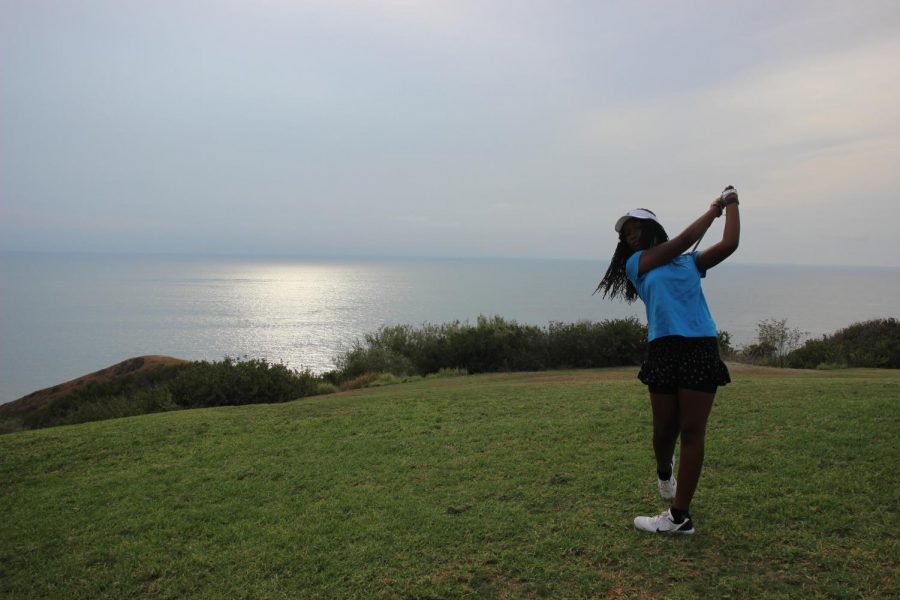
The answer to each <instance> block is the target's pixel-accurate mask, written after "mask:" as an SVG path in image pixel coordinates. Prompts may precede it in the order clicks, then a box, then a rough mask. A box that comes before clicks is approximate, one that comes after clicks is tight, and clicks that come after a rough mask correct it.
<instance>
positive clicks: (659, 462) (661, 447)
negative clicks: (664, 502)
mask: <svg viewBox="0 0 900 600" xmlns="http://www.w3.org/2000/svg"><path fill="white" fill-rule="evenodd" d="M650 405H651V406H652V407H653V453H654V454H655V455H656V469H657V470H658V471H661V472H663V473H664V472H666V471H668V470H669V468H670V466H671V463H670V461H671V460H672V455H673V454H674V453H675V442H676V441H677V440H678V432H679V430H680V429H681V416H680V414H681V413H680V411H679V409H678V396H677V395H675V394H650ZM679 485H680V483H679Z"/></svg>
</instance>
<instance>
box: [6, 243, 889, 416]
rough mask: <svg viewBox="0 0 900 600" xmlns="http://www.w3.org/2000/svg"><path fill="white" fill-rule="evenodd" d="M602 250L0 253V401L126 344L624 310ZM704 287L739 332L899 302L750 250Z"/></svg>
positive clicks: (821, 320) (183, 351)
mask: <svg viewBox="0 0 900 600" xmlns="http://www.w3.org/2000/svg"><path fill="white" fill-rule="evenodd" d="M605 268H606V263H605V262H603V261H572V260H499V259H498V260H488V259H484V260H480V259H460V260H452V259H433V260H413V259H356V260H355V259H287V258H240V257H238V258H235V257H229V258H225V257H215V258H210V257H173V256H100V255H50V254H46V255H44V254H40V255H39V254H5V255H0V403H4V402H9V401H11V400H15V399H17V398H19V397H21V396H23V395H25V394H28V393H30V392H32V391H35V390H38V389H42V388H45V387H49V386H52V385H55V384H58V383H62V382H64V381H67V380H69V379H73V378H75V377H78V376H80V375H83V374H86V373H89V372H92V371H96V370H99V369H102V368H104V367H107V366H110V365H112V364H115V363H117V362H119V361H122V360H124V359H126V358H130V357H133V356H139V355H144V354H165V355H170V356H175V357H179V358H185V359H192V360H219V359H222V358H224V357H226V356H231V357H245V356H246V357H250V358H265V359H267V360H269V361H273V362H282V363H284V364H286V365H288V366H289V367H291V368H296V369H301V368H309V369H312V370H313V371H324V370H328V369H330V368H332V367H333V366H334V359H335V357H336V356H337V355H338V354H339V353H340V352H341V351H342V350H344V349H347V348H349V347H350V346H351V345H352V344H353V343H354V342H355V341H356V340H360V339H362V338H363V336H364V335H365V334H366V333H368V332H372V331H375V330H376V329H378V327H380V326H381V325H384V324H411V325H421V324H423V323H444V322H449V321H454V320H460V321H467V320H468V321H471V322H474V321H475V319H476V318H477V317H478V316H479V315H500V316H503V317H505V318H508V319H514V320H516V321H518V322H520V323H530V324H535V325H547V324H548V323H550V322H551V321H561V322H573V321H579V320H585V319H587V320H593V321H599V320H603V319H616V318H623V317H629V316H635V317H638V318H639V319H641V321H644V320H645V319H644V307H643V304H641V303H640V302H637V303H635V304H632V305H628V304H625V303H623V302H618V301H616V302H612V301H608V300H603V299H602V298H600V297H599V296H592V295H591V293H592V292H593V290H594V288H595V286H596V284H597V282H598V280H599V279H600V277H601V276H602V274H603V272H604V271H605ZM703 285H704V291H705V293H706V297H707V301H708V302H709V305H710V309H711V311H712V313H713V317H714V318H715V320H716V323H717V325H718V327H719V329H720V330H725V331H728V332H729V333H730V334H731V336H732V341H733V343H734V344H736V345H744V344H749V343H752V342H754V341H756V324H757V323H758V322H759V321H760V320H762V319H765V318H778V319H787V323H788V326H790V327H797V328H799V329H800V330H801V331H804V332H806V336H807V337H820V336H822V335H823V334H829V333H833V332H834V331H836V330H838V329H840V328H842V327H845V326H847V325H850V324H851V323H854V322H857V321H862V320H867V319H873V318H885V317H898V316H900V268H858V267H821V266H815V267H810V266H772V265H746V264H739V263H730V262H726V263H723V264H722V265H720V266H718V267H716V268H715V269H713V270H711V271H710V272H709V276H708V277H707V278H706V280H705V281H704V284H703Z"/></svg>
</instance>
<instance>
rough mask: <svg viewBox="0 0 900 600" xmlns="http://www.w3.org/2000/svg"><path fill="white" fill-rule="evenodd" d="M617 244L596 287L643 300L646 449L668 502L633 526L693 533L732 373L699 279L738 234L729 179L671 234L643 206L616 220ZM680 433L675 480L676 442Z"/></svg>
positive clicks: (731, 246)
mask: <svg viewBox="0 0 900 600" xmlns="http://www.w3.org/2000/svg"><path fill="white" fill-rule="evenodd" d="M722 214H724V215H725V231H724V233H723V235H722V239H721V241H719V242H718V243H716V244H714V245H712V246H710V247H709V248H707V249H705V250H703V251H702V252H691V253H689V254H684V253H685V252H686V251H687V250H688V249H689V248H690V247H691V245H692V244H695V243H697V242H698V241H699V240H700V238H701V237H703V234H704V233H705V232H706V230H707V229H708V228H709V226H710V225H711V224H712V222H713V221H714V220H715V219H716V218H717V217H720V216H722ZM615 229H616V231H617V232H618V233H619V245H618V246H617V247H616V251H615V253H614V254H613V258H612V261H611V263H610V265H609V269H608V270H607V271H606V275H604V277H603V279H602V280H601V281H600V284H599V285H598V286H597V290H598V291H599V290H603V296H604V297H609V298H615V297H621V298H624V299H625V300H626V301H627V302H634V300H635V299H637V298H638V297H640V299H641V300H643V301H644V304H645V305H646V308H647V326H648V335H647V338H648V342H649V343H648V346H647V358H646V360H645V361H644V362H643V364H642V365H641V370H640V373H639V374H638V377H639V378H640V380H641V381H642V382H643V383H644V384H645V385H647V387H648V388H649V391H650V405H651V407H652V409H653V451H654V454H655V455H656V473H657V478H658V487H659V493H660V495H661V496H662V497H663V498H665V499H667V500H671V501H672V504H671V507H670V508H669V509H667V510H666V511H664V512H663V513H662V514H660V515H658V516H655V517H637V518H636V519H635V520H634V525H635V527H637V528H638V529H641V530H644V531H650V532H653V533H679V534H691V533H694V524H693V522H692V521H691V516H690V513H689V509H690V505H691V499H692V498H693V495H694V490H695V489H696V488H697V481H698V480H699V479H700V471H701V469H702V468H703V449H704V442H705V436H706V421H707V419H708V418H709V413H710V410H711V409H712V405H713V399H714V398H715V395H716V388H717V387H718V386H720V385H725V384H727V383H729V382H730V381H731V378H730V377H729V375H728V368H727V367H726V366H725V363H723V362H722V360H721V359H720V358H719V348H718V342H717V338H716V324H715V322H714V321H713V319H712V316H711V315H710V313H709V308H708V307H707V305H706V299H705V298H704V297H703V290H702V289H701V287H700V279H701V278H703V277H705V276H706V271H707V270H709V269H711V268H712V267H714V266H716V265H717V264H719V263H720V262H722V261H723V260H725V259H726V258H728V257H729V256H731V254H732V253H733V252H734V251H735V250H736V249H737V247H738V241H739V240H740V234H741V222H740V214H739V212H738V195H737V191H736V190H735V189H734V188H733V187H731V186H728V187H727V188H725V191H724V192H722V195H721V196H720V197H719V198H718V199H716V201H715V202H713V203H712V205H710V207H709V210H707V211H706V212H705V213H703V215H702V216H701V217H700V218H699V219H697V220H696V221H694V222H693V223H691V224H690V225H689V226H688V227H687V229H685V230H684V231H682V232H681V233H680V234H678V235H677V236H675V237H674V238H672V239H671V240H670V239H669V237H668V236H667V235H666V231H665V229H663V227H662V225H660V224H659V221H657V220H656V215H655V214H654V213H653V212H651V211H649V210H647V209H643V208H639V209H635V210H632V211H631V212H629V213H628V214H626V215H625V216H623V217H621V218H620V219H619V220H618V221H617V222H616V227H615ZM679 436H680V437H681V456H680V458H679V461H678V479H677V483H676V479H675V476H674V474H673V469H674V466H675V457H674V453H675V442H676V441H677V439H678V437H679Z"/></svg>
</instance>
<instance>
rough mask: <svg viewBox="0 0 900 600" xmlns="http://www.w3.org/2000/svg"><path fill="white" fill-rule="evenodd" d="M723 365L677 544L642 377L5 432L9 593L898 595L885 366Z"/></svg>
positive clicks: (493, 386) (551, 377)
mask: <svg viewBox="0 0 900 600" xmlns="http://www.w3.org/2000/svg"><path fill="white" fill-rule="evenodd" d="M733 379H734V383H733V384H732V385H730V386H728V387H727V388H726V389H725V390H723V391H722V392H721V393H720V395H719V397H718V398H717V402H716V407H715V408H714V410H713V415H712V417H711V421H710V427H709V437H708V446H707V462H706V471H705V474H704V477H703V479H702V480H701V483H700V488H699V490H698V493H697V496H696V498H695V504H694V509H693V513H694V520H695V525H696V527H697V534H696V535H695V536H692V537H690V538H687V539H684V538H679V539H670V538H657V537H654V536H652V535H649V534H642V533H639V532H637V531H635V530H634V529H633V527H632V524H631V520H632V518H633V517H634V516H635V515H636V514H641V513H644V514H650V513H651V512H656V511H659V510H661V509H662V508H663V507H664V504H663V502H662V501H661V500H660V499H659V498H658V496H657V495H656V490H655V479H654V471H653V464H652V458H651V452H650V419H649V409H648V403H647V400H646V397H645V392H644V390H643V387H642V386H641V385H640V384H639V383H637V382H636V380H635V369H632V368H623V369H610V370H590V371H565V372H541V373H522V374H501V375H483V376H469V377H458V378H450V379H432V380H423V381H419V382H415V383H409V384H402V385H394V386H388V387H382V388H372V389H364V390H357V391H354V392H348V393H340V394H333V395H328V396H319V397H312V398H307V399H304V400H301V401H297V402H289V403H285V404H271V405H255V406H238V407H223V408H212V409H198V410H188V411H176V412H169V413H159V414H153V415H145V416H140V417H132V418H126V419H116V420H110V421H102V422H95V423H87V424H83V425H75V426H64V427H55V428H50V429H42V430H35V431H27V432H20V433H13V434H10V435H6V436H2V437H0V481H2V482H3V484H2V486H0V502H2V506H3V507H4V518H3V519H0V539H2V540H3V544H2V545H0V596H4V597H11V598H12V597H15V598H42V597H92V598H101V597H152V598H177V597H264V598H297V597H328V598H346V597H366V598H368V597H417V598H425V597H431V598H447V597H462V596H466V595H468V596H475V597H498V598H530V597H554V598H561V597H566V598H577V597H600V596H608V597H623V598H624V597H628V598H633V597H636V598H642V597H643V598H661V597H676V598H677V597H712V598H724V597H867V598H877V597H884V598H888V597H897V595H898V592H900V586H898V564H897V556H898V550H900V546H898V536H897V533H896V531H897V528H896V527H895V526H894V523H895V521H896V508H897V506H898V505H900V492H898V488H897V486H896V477H895V476H894V471H895V465H896V464H897V463H898V460H900V448H898V446H897V444H896V434H897V431H898V430H900V428H898V425H900V408H898V404H897V398H898V397H900V372H897V371H888V370H842V371H828V372H816V371H797V372H790V371H772V370H751V369H748V370H741V369H735V370H734V371H733Z"/></svg>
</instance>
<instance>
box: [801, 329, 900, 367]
mask: <svg viewBox="0 0 900 600" xmlns="http://www.w3.org/2000/svg"><path fill="white" fill-rule="evenodd" d="M787 364H788V366H791V367H796V368H805V369H814V368H819V366H820V365H847V366H850V367H873V368H888V369H897V368H900V322H898V321H897V320H896V319H893V318H890V319H874V320H871V321H863V322H860V323H854V324H853V325H850V326H849V327H846V328H844V329H841V330H839V331H837V332H835V333H834V334H832V335H830V336H828V335H826V336H823V337H822V339H818V340H809V341H807V342H806V343H805V344H804V345H803V346H802V347H801V348H798V349H797V350H794V351H793V352H791V353H790V354H789V355H788V357H787Z"/></svg>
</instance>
